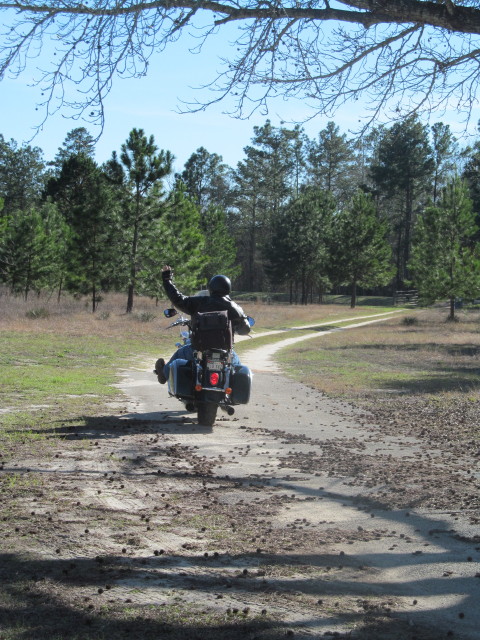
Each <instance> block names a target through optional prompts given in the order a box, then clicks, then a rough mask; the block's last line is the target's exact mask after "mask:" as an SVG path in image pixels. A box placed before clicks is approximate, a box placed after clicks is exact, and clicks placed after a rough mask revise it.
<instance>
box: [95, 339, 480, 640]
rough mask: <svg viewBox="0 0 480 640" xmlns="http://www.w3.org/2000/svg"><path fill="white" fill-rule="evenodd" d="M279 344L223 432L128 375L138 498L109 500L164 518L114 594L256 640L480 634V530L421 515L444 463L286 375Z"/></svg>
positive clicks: (138, 547)
mask: <svg viewBox="0 0 480 640" xmlns="http://www.w3.org/2000/svg"><path fill="white" fill-rule="evenodd" d="M316 335H318V334H316ZM324 339H328V336H326V335H324ZM277 348H279V344H278V343H276V344H275V346H274V347H264V348H262V350H258V351H250V352H248V353H247V354H245V355H244V356H243V358H242V359H243V360H244V362H246V363H247V364H249V365H250V366H251V368H252V369H253V371H254V392H253V398H252V400H251V403H250V404H249V405H247V406H244V407H239V408H238V410H237V413H236V415H235V416H233V417H227V416H226V414H223V413H221V414H219V419H218V420H217V423H216V424H215V426H214V427H213V429H212V430H207V429H205V428H201V427H199V426H198V425H197V424H196V420H195V417H194V416H193V415H192V414H186V413H184V412H183V411H182V405H181V404H180V403H178V401H176V400H175V399H172V398H169V397H168V395H167V390H166V388H165V387H161V386H159V385H158V383H157V382H156V378H155V376H153V375H152V373H151V365H148V364H146V365H145V368H143V367H140V368H139V369H137V370H131V371H127V372H124V377H123V380H122V383H121V385H120V386H121V388H122V390H123V391H124V392H125V394H127V396H128V398H129V403H128V406H127V407H126V408H125V410H124V411H125V412H124V414H123V416H122V424H123V426H122V427H121V428H122V430H123V433H122V441H123V442H122V443H119V442H118V439H117V444H116V447H115V448H116V451H115V456H117V457H118V456H120V454H121V453H123V456H124V457H125V458H126V459H127V460H130V462H131V465H130V466H131V468H130V470H129V474H128V475H129V477H128V482H129V483H130V485H129V488H130V493H132V492H133V493H135V491H136V492H137V494H138V495H136V497H131V498H130V499H129V500H125V499H121V498H120V495H119V492H118V491H116V492H115V491H112V490H113V489H114V485H115V483H110V487H109V490H110V491H111V495H110V497H108V498H107V497H104V498H103V500H104V501H105V504H106V505H107V504H108V507H109V508H110V509H121V510H122V511H123V512H129V516H128V517H129V518H130V517H131V516H132V514H133V513H136V514H139V515H138V517H144V516H142V515H141V514H142V513H143V514H145V513H149V514H150V515H151V517H150V518H149V520H150V523H151V524H150V526H149V531H148V532H146V531H144V532H143V535H142V536H138V535H137V539H136V541H135V544H134V545H133V547H132V546H131V547H132V548H135V556H136V557H137V558H138V557H141V558H142V559H143V560H144V561H145V563H146V564H145V565H144V567H143V569H142V570H138V566H137V570H136V571H135V572H133V573H132V574H129V575H128V576H127V577H126V578H125V579H124V580H123V581H122V580H119V579H118V578H117V579H116V589H117V591H118V589H119V588H122V589H123V590H124V595H126V594H127V593H130V596H129V597H130V598H131V599H132V602H134V603H135V604H137V605H142V606H143V605H163V606H166V605H168V604H169V603H171V602H172V599H173V600H175V601H176V602H177V603H181V606H182V607H188V606H194V607H197V606H200V607H201V609H202V611H203V612H204V613H205V612H207V611H208V612H210V613H211V615H216V616H220V617H221V616H224V619H225V620H227V621H233V620H235V621H237V622H238V621H239V620H241V621H242V624H247V623H246V621H248V620H250V621H251V623H249V624H250V626H248V625H247V627H245V628H246V629H247V632H246V636H245V637H252V638H254V637H255V638H273V637H275V638H277V637H283V636H284V635H286V636H294V637H296V638H314V637H324V636H326V635H327V636H328V635H331V636H336V637H347V636H350V634H352V635H354V636H355V637H357V636H358V637H364V638H369V639H370V640H373V639H377V638H378V639H380V638H382V639H384V638H399V639H400V638H402V639H404V638H412V639H413V638H419V639H422V640H423V639H427V638H432V639H433V638H444V637H455V638H463V639H464V640H467V639H468V640H473V639H474V638H475V639H476V638H478V637H479V636H478V633H479V631H478V629H479V628H480V606H479V604H480V579H479V578H480V562H479V561H480V537H479V533H480V531H479V527H478V524H475V523H473V522H472V521H469V520H468V519H467V518H463V517H462V516H460V515H459V514H458V513H456V512H455V511H454V510H453V511H451V510H449V511H445V510H441V511H440V510H439V511H436V510H434V509H425V508H416V505H415V496H416V492H417V488H418V486H419V485H421V483H422V474H426V473H435V474H438V478H439V481H438V482H439V483H440V484H441V477H442V465H443V464H444V462H442V456H441V455H439V452H436V451H435V450H427V449H426V448H425V444H424V443H422V442H420V441H417V440H415V439H413V438H409V439H406V438H405V437H401V436H395V435H384V433H382V425H376V424H370V422H369V417H368V416H364V415H362V414H361V413H360V412H358V411H356V410H355V409H353V408H352V407H351V406H349V405H347V404H343V403H341V402H337V401H332V400H329V399H327V398H326V397H325V396H323V395H322V394H320V393H318V392H317V391H315V390H312V389H310V388H308V387H306V386H303V385H301V384H298V383H295V382H292V381H290V380H288V379H287V378H285V377H284V376H282V375H281V372H280V371H279V369H278V367H277V366H276V365H275V364H274V362H273V360H272V358H271V355H272V353H273V349H277ZM147 434H148V436H149V439H148V440H146V437H145V436H146V435H147ZM109 446H110V445H109ZM119 448H120V449H121V451H119ZM445 464H446V463H445ZM100 467H102V465H100ZM365 469H368V474H366V473H365ZM402 469H409V470H410V471H409V472H408V474H405V473H403V474H402ZM412 470H413V471H412ZM414 470H416V471H414ZM386 471H388V473H391V477H398V484H395V482H391V481H390V482H385V480H384V475H385V473H386ZM477 471H478V469H477ZM458 473H462V472H461V471H460V470H458ZM382 474H383V475H382ZM395 474H396V476H395ZM140 477H141V478H142V479H143V480H142V481H143V485H142V489H143V490H144V491H143V493H145V492H146V496H147V497H146V498H142V497H141V496H140V493H139V491H140V489H139V485H138V480H139V478H140ZM423 477H424V478H425V477H426V476H425V475H423ZM472 477H473V476H472ZM380 478H383V480H379V479H380ZM135 483H137V486H136V489H134V485H135ZM442 490H443V489H442ZM125 493H129V492H128V491H127V492H126V491H123V495H125ZM400 497H401V499H400ZM96 500H97V501H98V496H96ZM399 504H400V505H407V506H402V507H399V506H398V505H399ZM153 509H155V510H156V511H153ZM110 535H111V533H110ZM130 551H131V548H128V545H127V548H126V553H127V555H128V553H130ZM132 594H134V595H132ZM248 633H250V634H251V635H250V636H249V635H248ZM225 637H229V636H228V634H227V635H225Z"/></svg>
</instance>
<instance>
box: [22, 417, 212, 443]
mask: <svg viewBox="0 0 480 640" xmlns="http://www.w3.org/2000/svg"><path fill="white" fill-rule="evenodd" d="M54 424H55V423H54ZM58 425H59V426H54V427H52V428H50V429H31V430H30V432H31V433H32V434H41V435H42V436H45V437H46V438H49V437H51V438H61V439H63V440H92V439H93V440H104V439H113V438H118V437H120V436H122V435H124V434H125V432H132V430H135V431H136V432H142V433H145V434H151V435H155V434H157V433H165V434H166V433H171V434H189V433H191V434H205V433H211V432H212V427H207V426H204V425H200V424H198V421H197V418H196V416H193V415H192V414H186V412H185V411H158V412H147V413H131V414H124V415H122V416H116V415H109V416H108V415H107V416H77V417H75V418H71V419H69V420H65V419H62V420H59V421H58Z"/></svg>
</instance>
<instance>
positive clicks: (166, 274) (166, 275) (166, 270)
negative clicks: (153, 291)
mask: <svg viewBox="0 0 480 640" xmlns="http://www.w3.org/2000/svg"><path fill="white" fill-rule="evenodd" d="M172 276H173V271H172V269H171V267H169V266H168V265H165V266H164V267H163V269H162V280H163V281H165V280H171V279H172Z"/></svg>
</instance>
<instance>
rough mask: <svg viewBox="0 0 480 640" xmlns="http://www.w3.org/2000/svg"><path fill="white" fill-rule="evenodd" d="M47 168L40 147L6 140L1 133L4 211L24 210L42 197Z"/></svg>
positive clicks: (0, 175)
mask: <svg viewBox="0 0 480 640" xmlns="http://www.w3.org/2000/svg"><path fill="white" fill-rule="evenodd" d="M45 180H46V172H45V162H44V160H43V152H42V150H41V149H40V148H39V147H31V146H29V145H22V146H19V145H18V144H17V143H16V142H15V140H10V142H7V141H6V140H5V139H4V137H3V136H2V135H1V134H0V197H1V198H2V199H3V211H2V212H0V214H1V215H8V214H9V213H11V212H12V211H20V210H25V209H27V208H28V207H30V206H31V205H33V204H35V203H37V202H39V201H40V199H41V195H42V190H43V188H44V186H45Z"/></svg>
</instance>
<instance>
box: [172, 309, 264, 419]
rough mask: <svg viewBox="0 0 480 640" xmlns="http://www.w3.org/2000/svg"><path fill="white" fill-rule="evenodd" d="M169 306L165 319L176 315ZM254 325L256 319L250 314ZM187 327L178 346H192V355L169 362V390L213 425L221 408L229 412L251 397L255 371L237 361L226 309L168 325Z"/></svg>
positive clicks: (192, 410)
mask: <svg viewBox="0 0 480 640" xmlns="http://www.w3.org/2000/svg"><path fill="white" fill-rule="evenodd" d="M177 313H178V312H177V310H176V309H173V308H172V309H166V310H165V311H164V314H165V317H166V318H171V317H173V316H175V315H177ZM247 319H248V322H249V324H250V326H251V327H253V325H254V324H255V320H254V319H253V318H251V317H250V316H247ZM178 326H181V327H185V328H186V329H184V330H183V331H181V332H180V335H181V337H182V339H183V344H182V343H177V344H176V346H177V347H182V346H187V347H191V352H190V353H192V354H193V357H192V358H190V359H184V358H181V357H180V358H176V359H175V360H173V361H172V362H170V363H169V377H168V392H169V394H170V395H171V396H175V398H178V399H179V400H180V401H181V402H183V404H184V405H185V408H186V409H187V411H189V412H196V413H197V416H198V422H199V424H201V425H204V426H208V427H211V426H212V425H213V424H214V422H215V418H216V417H217V409H218V407H220V409H222V410H223V411H225V412H226V413H227V414H228V415H230V416H231V415H233V414H234V413H235V409H234V406H235V405H239V404H247V403H248V401H249V400H250V391H251V387H252V373H251V371H250V369H249V368H248V367H246V366H245V365H238V364H235V363H234V353H233V335H232V330H231V326H230V323H229V321H228V319H227V315H226V312H225V311H223V312H222V311H220V312H210V313H204V314H202V313H200V314H196V316H194V317H193V318H192V319H190V318H185V317H183V316H180V318H179V319H178V320H175V321H174V322H172V324H170V325H169V326H168V327H167V328H168V329H170V328H173V327H178Z"/></svg>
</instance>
